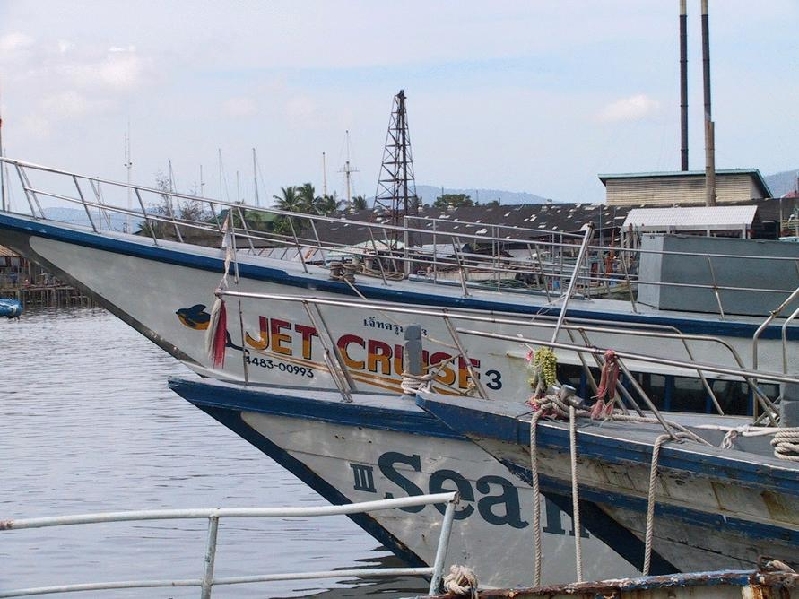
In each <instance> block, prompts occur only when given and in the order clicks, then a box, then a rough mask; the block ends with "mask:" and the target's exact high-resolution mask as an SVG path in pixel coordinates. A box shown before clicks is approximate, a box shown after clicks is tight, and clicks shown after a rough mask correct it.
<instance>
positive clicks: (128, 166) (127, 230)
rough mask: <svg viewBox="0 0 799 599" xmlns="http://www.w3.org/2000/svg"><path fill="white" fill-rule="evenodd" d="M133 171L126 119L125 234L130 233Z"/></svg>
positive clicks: (128, 128) (128, 127)
mask: <svg viewBox="0 0 799 599" xmlns="http://www.w3.org/2000/svg"><path fill="white" fill-rule="evenodd" d="M132 169H133V161H132V160H131V159H130V119H128V126H127V128H126V129H125V170H126V171H127V182H128V187H127V192H128V198H127V209H128V210H127V214H126V215H125V233H131V232H132V231H131V224H130V214H131V212H132V211H133V196H132V195H131V170H132Z"/></svg>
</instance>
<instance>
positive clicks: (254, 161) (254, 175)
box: [252, 148, 261, 206]
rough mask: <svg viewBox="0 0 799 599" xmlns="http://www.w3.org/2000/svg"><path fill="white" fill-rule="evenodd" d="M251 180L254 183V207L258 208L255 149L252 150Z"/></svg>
mask: <svg viewBox="0 0 799 599" xmlns="http://www.w3.org/2000/svg"><path fill="white" fill-rule="evenodd" d="M252 178H253V180H254V183H255V205H256V206H260V205H261V202H260V200H259V199H258V160H257V159H256V157H255V148H253V149H252Z"/></svg>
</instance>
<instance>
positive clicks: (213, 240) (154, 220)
mask: <svg viewBox="0 0 799 599" xmlns="http://www.w3.org/2000/svg"><path fill="white" fill-rule="evenodd" d="M0 161H2V162H3V163H5V164H6V165H8V166H9V167H10V168H11V169H13V170H15V171H16V174H17V179H18V185H19V187H20V189H21V193H22V195H23V196H24V198H25V199H26V200H27V203H28V206H29V211H30V214H31V215H32V216H33V217H35V218H37V219H43V218H45V212H44V210H43V208H42V200H44V199H48V200H54V201H57V202H59V203H61V204H64V203H66V204H67V205H72V206H75V207H76V208H79V209H80V210H81V212H82V213H85V216H86V218H87V219H88V223H89V226H90V227H91V229H92V230H94V231H96V232H99V231H100V230H103V229H115V230H119V229H127V232H128V233H132V231H131V230H130V229H131V227H132V225H131V222H132V219H135V221H136V223H137V226H138V227H139V228H140V230H139V233H140V234H141V235H145V236H148V237H150V238H151V242H152V243H153V244H155V245H159V244H161V243H163V242H164V241H165V240H174V241H177V242H181V243H199V244H203V245H216V246H217V247H218V246H219V245H220V244H221V242H222V239H223V238H224V237H225V236H226V235H228V236H230V237H233V238H237V239H239V240H240V242H241V243H238V244H237V247H238V249H239V251H240V252H247V253H250V254H254V255H260V256H271V257H280V258H281V259H289V260H294V261H297V262H299V263H301V264H302V267H303V268H304V269H305V270H306V272H307V271H308V268H309V266H310V265H319V266H324V267H326V266H329V264H330V263H331V262H333V261H341V260H343V261H347V262H351V263H353V264H355V265H356V266H357V269H358V270H357V272H359V273H362V274H365V275H371V276H374V277H376V278H377V279H380V280H382V281H383V283H384V284H386V285H389V284H390V282H391V280H392V279H396V278H407V277H410V276H413V277H416V278H418V279H420V280H427V281H430V282H435V283H451V284H455V285H460V286H461V287H462V288H463V290H464V293H465V294H467V295H468V293H469V291H468V289H469V288H470V287H479V288H495V289H502V290H508V291H514V290H518V291H524V292H528V293H529V292H534V293H538V294H541V295H543V296H545V297H546V299H547V301H553V300H554V299H558V298H560V297H562V296H563V294H564V291H565V290H566V289H567V288H571V289H572V290H573V291H574V293H576V294H578V295H582V296H586V297H600V296H610V295H613V296H615V297H621V298H627V299H629V300H630V302H631V304H632V306H633V309H635V307H636V304H637V301H638V296H637V293H638V290H639V287H640V286H642V285H646V286H647V287H648V288H649V289H664V288H671V289H676V290H678V291H680V292H681V291H685V292H686V293H688V292H690V293H702V294H704V295H703V297H706V298H707V303H708V304H709V305H712V306H715V307H716V310H717V312H718V313H719V314H720V315H721V316H722V318H723V317H724V316H725V315H726V314H728V313H730V311H729V310H728V308H727V306H725V305H724V301H725V300H724V297H723V296H724V294H732V293H735V294H743V293H745V294H747V297H753V298H757V297H764V296H766V294H770V295H768V296H767V297H768V298H769V299H768V302H771V301H772V299H771V297H772V296H773V297H775V298H776V297H780V298H784V297H787V296H788V295H789V294H790V293H791V292H792V291H793V287H790V286H788V287H790V288H788V289H769V288H758V287H756V286H755V285H737V284H726V283H725V282H724V280H721V279H720V277H719V274H718V268H719V266H718V265H719V264H720V261H727V260H748V261H750V262H749V263H748V264H749V267H748V268H750V269H757V268H758V266H752V264H756V265H758V264H763V265H766V264H778V263H784V264H786V268H787V269H790V268H794V269H795V265H797V263H799V261H797V260H796V259H795V258H790V257H778V256H744V255H728V254H697V253H694V252H679V251H668V250H647V249H642V248H639V247H625V246H620V245H614V244H612V243H611V244H610V245H603V244H598V245H597V244H589V245H588V246H587V247H586V248H585V251H584V252H583V253H582V256H578V254H579V252H580V246H581V242H582V241H583V239H584V235H583V234H574V233H568V232H564V231H559V230H546V229H534V228H529V227H528V228H524V227H510V226H503V225H493V224H492V225H487V224H486V223H480V222H468V221H458V220H453V219H451V218H449V215H443V216H442V217H441V218H430V217H415V216H405V217H404V220H403V223H402V225H401V226H395V225H392V224H390V223H388V222H387V220H388V219H387V217H385V216H384V215H381V214H377V213H373V214H372V215H371V219H370V220H369V221H365V220H348V219H347V218H346V215H345V217H344V218H341V217H338V216H337V217H330V216H323V215H312V214H299V213H296V212H287V211H282V210H277V209H274V208H264V207H258V206H250V205H245V204H242V203H239V202H230V201H222V200H217V199H212V198H207V197H202V196H197V195H191V194H182V193H178V192H175V191H173V190H171V189H158V188H153V187H146V186H141V185H133V184H127V183H122V182H117V181H113V180H109V179H103V178H98V177H88V176H84V175H78V174H75V173H71V172H68V171H64V170H59V169H54V168H49V167H45V166H40V165H36V164H32V163H29V162H24V161H19V160H12V159H8V158H0ZM9 184H10V182H9ZM133 198H135V202H134V201H132V199H133ZM123 206H126V207H123ZM114 217H116V221H115V220H114ZM123 221H124V223H123ZM225 222H227V223H228V229H227V230H226V229H225ZM578 224H579V223H575V228H576V227H577V225H578ZM342 227H347V231H348V232H349V233H348V235H347V237H348V239H350V240H352V241H348V242H347V243H336V242H331V241H330V237H331V233H333V232H334V231H336V230H338V232H339V234H338V238H339V239H341V238H342V236H341V234H340V233H341V230H342ZM655 255H656V256H662V257H664V258H665V257H671V258H672V259H677V260H682V259H685V260H686V261H688V260H691V261H693V262H694V263H695V264H696V265H700V264H704V265H705V266H704V272H703V273H702V274H701V277H702V279H701V280H699V278H698V276H699V275H697V280H695V281H677V280H671V281H665V280H659V279H655V280H639V272H638V270H639V266H640V265H641V262H642V260H643V259H645V258H646V257H647V256H650V257H651V256H655ZM741 264H743V263H741ZM744 268H745V267H743V266H742V267H741V270H743V269H744ZM697 272H698V271H697ZM786 286H787V285H786ZM779 301H781V300H780V299H777V300H774V303H775V305H776V304H777V303H779Z"/></svg>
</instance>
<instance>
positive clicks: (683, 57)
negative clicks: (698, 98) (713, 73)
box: [680, 0, 689, 171]
mask: <svg viewBox="0 0 799 599" xmlns="http://www.w3.org/2000/svg"><path fill="white" fill-rule="evenodd" d="M686 4H687V1H686V0H680V113H681V125H682V126H681V128H680V130H681V132H682V153H681V154H682V170H684V171H687V170H689V169H688V11H687V8H686Z"/></svg>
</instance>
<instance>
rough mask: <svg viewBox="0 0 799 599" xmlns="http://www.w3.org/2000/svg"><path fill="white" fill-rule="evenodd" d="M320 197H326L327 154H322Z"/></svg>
mask: <svg viewBox="0 0 799 599" xmlns="http://www.w3.org/2000/svg"><path fill="white" fill-rule="evenodd" d="M322 195H323V196H326V195H327V154H325V152H322Z"/></svg>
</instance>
